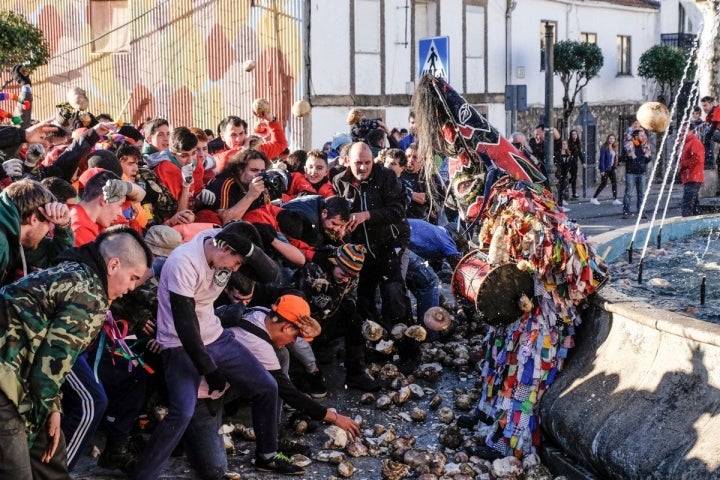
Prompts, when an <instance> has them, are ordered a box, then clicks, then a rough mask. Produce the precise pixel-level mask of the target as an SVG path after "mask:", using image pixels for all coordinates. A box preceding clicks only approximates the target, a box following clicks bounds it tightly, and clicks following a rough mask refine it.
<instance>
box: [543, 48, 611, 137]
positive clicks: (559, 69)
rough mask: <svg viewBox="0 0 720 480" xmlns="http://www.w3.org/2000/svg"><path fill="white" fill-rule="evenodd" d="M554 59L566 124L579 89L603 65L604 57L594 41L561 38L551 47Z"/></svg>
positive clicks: (564, 122)
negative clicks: (560, 84) (561, 90)
mask: <svg viewBox="0 0 720 480" xmlns="http://www.w3.org/2000/svg"><path fill="white" fill-rule="evenodd" d="M553 55H554V56H555V61H554V63H553V68H554V71H555V75H558V76H559V77H560V82H561V83H562V85H563V88H564V90H565V91H564V93H563V125H567V124H568V118H570V115H572V113H573V110H574V109H575V99H576V98H577V95H578V93H580V90H582V89H583V88H585V86H586V85H587V84H588V82H589V81H590V80H591V79H592V78H593V77H595V76H597V74H598V72H600V69H601V68H602V66H603V62H604V58H603V54H602V50H600V47H598V46H597V45H595V44H594V43H585V42H576V41H574V40H563V41H560V42H557V43H556V44H555V46H554V48H553Z"/></svg>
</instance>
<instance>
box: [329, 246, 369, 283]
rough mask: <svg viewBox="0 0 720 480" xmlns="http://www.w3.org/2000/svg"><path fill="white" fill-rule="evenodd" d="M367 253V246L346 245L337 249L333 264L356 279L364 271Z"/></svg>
mask: <svg viewBox="0 0 720 480" xmlns="http://www.w3.org/2000/svg"><path fill="white" fill-rule="evenodd" d="M366 252H367V249H366V248H365V245H361V244H353V243H346V244H344V245H343V246H341V247H340V248H338V249H337V253H336V254H335V258H334V259H333V260H334V261H333V263H335V264H336V265H339V266H341V267H342V268H343V270H345V271H346V272H347V273H349V274H350V275H352V276H353V277H354V276H356V275H357V274H359V273H360V270H362V267H363V263H364V262H365V253H366Z"/></svg>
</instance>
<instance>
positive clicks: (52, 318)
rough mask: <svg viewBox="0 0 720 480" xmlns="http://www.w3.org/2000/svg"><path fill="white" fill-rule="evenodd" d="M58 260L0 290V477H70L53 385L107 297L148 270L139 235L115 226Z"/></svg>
mask: <svg viewBox="0 0 720 480" xmlns="http://www.w3.org/2000/svg"><path fill="white" fill-rule="evenodd" d="M58 261H60V262H61V263H59V264H58V265H57V266H56V267H53V268H49V269H47V270H42V271H38V272H34V273H32V274H30V275H27V276H25V277H23V278H21V279H20V280H18V281H17V282H15V283H12V284H10V285H7V286H5V287H4V288H3V289H2V290H0V424H1V425H3V428H2V429H0V458H2V459H3V460H2V462H0V478H12V479H22V480H25V479H27V480H29V479H31V478H33V476H40V477H43V478H46V477H49V476H52V477H53V478H70V476H69V474H68V473H67V466H66V465H67V462H66V461H63V458H64V454H63V451H64V444H63V442H64V440H63V439H62V433H61V430H60V415H59V410H58V404H59V401H58V392H59V391H60V386H61V385H62V383H63V382H64V380H65V377H66V376H67V374H68V373H69V371H70V369H71V367H72V365H73V363H74V362H75V360H76V359H77V356H78V355H79V354H80V353H81V352H82V351H84V350H85V348H87V346H88V345H89V344H90V343H91V342H92V341H93V339H94V338H95V337H96V336H97V334H98V333H99V332H100V329H101V328H102V325H103V322H104V321H105V315H106V313H107V311H108V308H109V306H110V302H111V301H113V300H115V299H117V298H119V297H121V296H122V295H124V294H125V293H127V292H128V291H131V290H133V289H134V288H135V287H137V286H138V285H140V284H141V283H143V282H144V281H145V280H147V279H148V278H149V277H150V276H151V275H152V273H151V270H150V266H151V264H152V254H151V253H150V251H149V249H148V248H147V246H146V245H145V243H144V241H143V240H142V237H140V236H139V234H137V232H135V231H133V230H131V229H127V228H122V227H120V228H116V229H108V230H107V231H106V232H104V233H103V234H101V235H100V236H98V238H97V240H95V241H94V242H92V243H89V244H87V245H84V246H82V247H79V248H75V249H71V250H68V251H66V252H65V253H63V254H61V256H60V257H58ZM34 445H41V446H43V450H44V452H36V451H34V450H32V449H33V446H34ZM58 446H60V450H58ZM56 451H57V453H58V454H57V455H56ZM51 460H52V462H51ZM63 470H64V471H63ZM50 472H52V473H50Z"/></svg>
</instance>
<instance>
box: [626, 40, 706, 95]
mask: <svg viewBox="0 0 720 480" xmlns="http://www.w3.org/2000/svg"><path fill="white" fill-rule="evenodd" d="M686 63H687V53H686V52H685V51H683V50H680V49H678V48H674V47H668V46H666V45H655V46H654V47H651V48H650V49H649V50H647V51H645V52H644V53H643V54H642V55H640V64H639V65H638V75H640V76H641V77H643V78H645V79H651V80H654V81H655V82H656V83H657V85H658V88H659V90H658V95H657V98H658V101H660V102H662V103H667V101H668V100H670V99H672V98H673V97H674V96H675V92H676V89H677V88H678V87H679V86H680V81H681V80H682V78H683V72H684V70H685V64H686ZM688 75H689V77H688V78H693V76H694V74H693V73H692V72H688Z"/></svg>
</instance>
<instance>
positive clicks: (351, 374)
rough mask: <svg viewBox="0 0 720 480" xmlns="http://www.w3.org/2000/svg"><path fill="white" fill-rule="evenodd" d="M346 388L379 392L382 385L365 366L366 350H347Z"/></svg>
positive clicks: (351, 347) (351, 348)
mask: <svg viewBox="0 0 720 480" xmlns="http://www.w3.org/2000/svg"><path fill="white" fill-rule="evenodd" d="M345 372H346V376H345V386H346V387H348V388H357V389H358V390H362V391H364V392H377V391H378V390H380V384H379V383H378V382H377V380H375V379H374V378H373V377H372V376H371V375H370V374H369V373H368V372H367V367H366V366H365V348H364V347H363V346H362V345H360V346H347V347H346V348H345Z"/></svg>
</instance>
